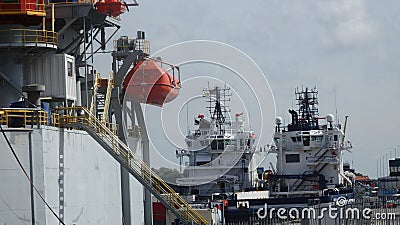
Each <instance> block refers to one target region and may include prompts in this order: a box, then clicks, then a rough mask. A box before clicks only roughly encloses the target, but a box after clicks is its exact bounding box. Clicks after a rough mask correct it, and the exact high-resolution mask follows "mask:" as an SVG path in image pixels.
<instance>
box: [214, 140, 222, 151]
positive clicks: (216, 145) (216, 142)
mask: <svg viewBox="0 0 400 225" xmlns="http://www.w3.org/2000/svg"><path fill="white" fill-rule="evenodd" d="M211 149H212V150H224V140H213V141H212V142H211Z"/></svg>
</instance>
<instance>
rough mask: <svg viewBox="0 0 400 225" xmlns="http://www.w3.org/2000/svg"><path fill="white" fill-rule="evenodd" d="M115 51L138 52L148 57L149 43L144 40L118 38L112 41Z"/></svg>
mask: <svg viewBox="0 0 400 225" xmlns="http://www.w3.org/2000/svg"><path fill="white" fill-rule="evenodd" d="M114 50H115V51H131V50H140V51H143V53H145V54H147V55H150V41H149V40H146V39H133V38H120V39H117V40H114Z"/></svg>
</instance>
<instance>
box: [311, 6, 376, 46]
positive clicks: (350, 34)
mask: <svg viewBox="0 0 400 225" xmlns="http://www.w3.org/2000/svg"><path fill="white" fill-rule="evenodd" d="M317 10H318V11H319V19H320V22H321V24H322V25H323V28H324V30H325V32H324V33H323V34H322V35H321V43H322V44H323V45H324V46H326V47H340V46H342V47H359V46H363V45H365V44H368V43H369V42H371V41H372V40H374V39H375V38H376V37H377V34H378V31H377V26H376V25H375V24H374V22H373V21H372V20H371V19H370V18H369V16H368V13H367V10H366V5H365V1H364V0H354V1H347V0H340V1H334V2H333V1H324V2H318V4H317Z"/></svg>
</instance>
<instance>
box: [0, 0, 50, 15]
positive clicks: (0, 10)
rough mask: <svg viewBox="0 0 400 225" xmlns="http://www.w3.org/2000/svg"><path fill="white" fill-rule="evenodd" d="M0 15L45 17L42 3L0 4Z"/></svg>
mask: <svg viewBox="0 0 400 225" xmlns="http://www.w3.org/2000/svg"><path fill="white" fill-rule="evenodd" d="M0 15H29V16H46V8H45V4H44V3H42V2H41V3H38V4H37V3H36V2H26V1H22V2H18V3H11V2H10V3H1V5H0Z"/></svg>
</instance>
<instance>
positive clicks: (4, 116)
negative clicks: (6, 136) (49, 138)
mask: <svg viewBox="0 0 400 225" xmlns="http://www.w3.org/2000/svg"><path fill="white" fill-rule="evenodd" d="M0 125H6V126H8V127H26V126H27V125H49V116H48V112H46V111H43V110H40V109H0Z"/></svg>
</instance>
